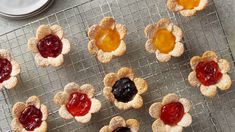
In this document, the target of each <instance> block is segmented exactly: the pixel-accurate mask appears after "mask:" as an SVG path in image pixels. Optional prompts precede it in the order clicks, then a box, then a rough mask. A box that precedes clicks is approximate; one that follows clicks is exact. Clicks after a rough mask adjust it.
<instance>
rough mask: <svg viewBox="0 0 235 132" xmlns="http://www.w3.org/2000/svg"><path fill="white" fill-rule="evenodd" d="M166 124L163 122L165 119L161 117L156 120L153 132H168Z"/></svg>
mask: <svg viewBox="0 0 235 132" xmlns="http://www.w3.org/2000/svg"><path fill="white" fill-rule="evenodd" d="M165 126H166V125H165V124H164V123H163V121H162V120H161V119H160V118H159V119H157V120H155V121H154V122H153V124H152V130H153V132H166V127H165Z"/></svg>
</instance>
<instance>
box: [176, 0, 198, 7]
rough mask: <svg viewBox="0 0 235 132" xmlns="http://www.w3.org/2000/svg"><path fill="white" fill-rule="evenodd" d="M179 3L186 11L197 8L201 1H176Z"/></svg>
mask: <svg viewBox="0 0 235 132" xmlns="http://www.w3.org/2000/svg"><path fill="white" fill-rule="evenodd" d="M176 1H177V3H178V4H179V5H181V6H183V7H184V9H193V8H195V7H197V6H198V5H199V3H200V0H176Z"/></svg>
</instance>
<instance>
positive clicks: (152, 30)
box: [144, 24, 157, 39]
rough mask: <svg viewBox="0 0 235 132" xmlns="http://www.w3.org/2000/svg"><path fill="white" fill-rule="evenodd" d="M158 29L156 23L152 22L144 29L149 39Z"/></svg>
mask: <svg viewBox="0 0 235 132" xmlns="http://www.w3.org/2000/svg"><path fill="white" fill-rule="evenodd" d="M156 30H157V29H156V26H155V25H152V24H149V25H147V26H146V27H145V29H144V34H145V37H146V38H148V39H152V38H153V37H154V34H155V32H156Z"/></svg>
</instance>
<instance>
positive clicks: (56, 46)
mask: <svg viewBox="0 0 235 132" xmlns="http://www.w3.org/2000/svg"><path fill="white" fill-rule="evenodd" d="M37 48H38V51H39V53H40V54H41V55H42V57H44V58H47V57H57V56H58V55H59V54H60V53H61V51H62V42H61V40H60V38H59V37H58V36H56V35H48V36H46V37H45V38H43V39H41V40H40V41H39V42H38V43H37Z"/></svg>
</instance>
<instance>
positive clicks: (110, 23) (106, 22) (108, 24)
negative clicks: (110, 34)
mask: <svg viewBox="0 0 235 132" xmlns="http://www.w3.org/2000/svg"><path fill="white" fill-rule="evenodd" d="M99 25H100V26H101V27H103V28H109V29H114V28H115V20H114V19H113V18H112V17H104V18H103V19H102V20H101V21H100V24H99Z"/></svg>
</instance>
